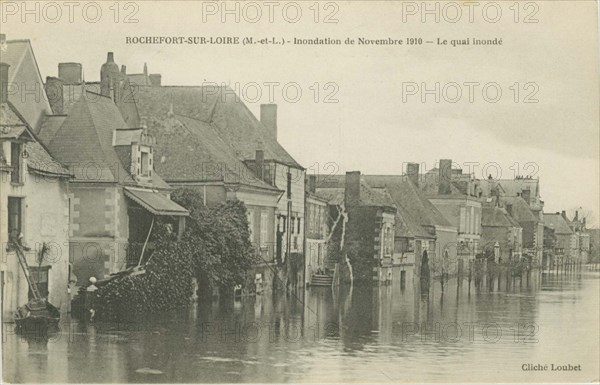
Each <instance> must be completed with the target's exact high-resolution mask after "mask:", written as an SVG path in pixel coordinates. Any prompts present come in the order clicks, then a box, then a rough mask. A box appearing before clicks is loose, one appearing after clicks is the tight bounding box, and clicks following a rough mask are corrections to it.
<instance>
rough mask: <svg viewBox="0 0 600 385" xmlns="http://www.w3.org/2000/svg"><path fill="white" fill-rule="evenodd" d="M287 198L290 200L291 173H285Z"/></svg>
mask: <svg viewBox="0 0 600 385" xmlns="http://www.w3.org/2000/svg"><path fill="white" fill-rule="evenodd" d="M287 197H288V199H291V198H292V173H291V172H288V173H287Z"/></svg>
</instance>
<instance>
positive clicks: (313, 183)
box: [308, 175, 317, 194]
mask: <svg viewBox="0 0 600 385" xmlns="http://www.w3.org/2000/svg"><path fill="white" fill-rule="evenodd" d="M308 192H310V193H312V194H314V193H316V192H317V176H316V175H309V176H308Z"/></svg>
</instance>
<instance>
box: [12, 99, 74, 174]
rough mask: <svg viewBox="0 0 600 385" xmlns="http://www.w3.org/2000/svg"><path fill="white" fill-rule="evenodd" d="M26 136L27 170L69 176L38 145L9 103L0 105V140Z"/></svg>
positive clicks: (28, 126) (63, 168) (35, 138)
mask: <svg viewBox="0 0 600 385" xmlns="http://www.w3.org/2000/svg"><path fill="white" fill-rule="evenodd" d="M24 135H25V136H27V140H28V143H27V153H28V158H27V168H28V169H29V170H32V171H34V172H38V173H43V174H50V175H57V176H65V177H69V176H71V174H70V172H69V170H67V168H66V167H64V166H63V165H62V164H60V163H59V162H58V161H57V160H56V159H54V158H53V157H52V156H51V155H50V153H49V152H48V150H47V149H46V148H45V147H44V146H43V145H42V144H41V143H40V141H39V139H38V138H37V137H36V136H35V134H34V133H33V130H32V128H31V126H30V125H29V124H27V122H26V121H25V119H24V118H23V117H22V116H21V115H20V114H19V112H18V111H17V110H16V108H15V107H14V106H13V105H12V104H11V103H2V104H0V139H16V138H20V137H22V136H24Z"/></svg>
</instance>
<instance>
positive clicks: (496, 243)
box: [481, 197, 523, 263]
mask: <svg viewBox="0 0 600 385" xmlns="http://www.w3.org/2000/svg"><path fill="white" fill-rule="evenodd" d="M481 218H482V219H481V244H482V255H483V257H485V258H487V259H488V260H491V259H493V260H494V261H495V262H498V263H509V262H516V261H519V260H520V259H521V256H522V251H523V248H522V244H523V238H522V235H523V229H522V227H521V225H519V223H518V222H517V221H516V220H515V219H513V218H512V217H511V216H510V214H509V213H508V212H507V211H506V209H505V208H504V207H501V205H500V203H499V199H498V197H489V198H485V199H484V201H483V208H482V216H481Z"/></svg>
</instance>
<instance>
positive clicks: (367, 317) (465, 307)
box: [3, 268, 600, 383]
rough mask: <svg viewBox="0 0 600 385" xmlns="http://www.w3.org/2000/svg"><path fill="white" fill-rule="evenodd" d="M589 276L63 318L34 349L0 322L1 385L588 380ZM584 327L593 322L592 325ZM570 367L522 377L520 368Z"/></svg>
mask: <svg viewBox="0 0 600 385" xmlns="http://www.w3.org/2000/svg"><path fill="white" fill-rule="evenodd" d="M598 277H599V275H598V273H586V272H577V271H576V272H571V273H569V274H542V273H540V272H537V271H533V272H529V273H528V274H524V275H523V276H521V277H519V276H513V275H511V274H507V273H506V272H502V271H495V272H493V273H491V274H489V273H487V272H485V273H483V274H475V273H474V274H473V276H469V277H462V278H460V279H457V278H452V279H448V280H446V281H445V282H444V283H443V285H442V283H441V282H439V281H434V282H432V283H431V284H430V286H429V287H428V290H426V291H423V290H421V284H420V280H418V279H417V278H416V276H415V275H414V272H413V271H412V270H411V269H410V268H404V269H400V268H398V269H396V270H395V271H394V272H393V279H392V281H391V283H390V284H388V285H382V286H379V287H375V288H373V287H359V286H355V287H348V286H342V287H336V288H333V289H332V288H319V287H315V288H310V289H309V290H306V291H305V292H299V293H294V294H293V295H278V296H274V297H269V296H266V295H262V296H258V297H256V298H244V299H243V300H241V301H233V300H231V301H215V302H211V303H208V304H194V306H193V308H192V309H190V311H187V312H182V313H179V314H170V315H165V316H160V317H158V316H157V317H152V319H145V320H139V321H138V322H135V323H122V324H99V323H97V324H88V325H85V324H79V323H76V322H73V323H70V322H63V323H62V324H61V330H60V332H59V333H58V334H57V335H56V336H54V337H52V338H47V339H42V340H39V339H37V340H36V339H25V338H22V337H18V336H16V335H15V334H14V333H13V332H12V331H11V330H10V325H5V329H4V332H5V333H4V335H5V341H4V344H3V353H4V368H5V371H4V379H5V380H7V381H8V382H100V383H104V382H107V383H110V382H138V383H147V382H163V383H164V382H390V381H394V382H407V381H409V382H419V381H429V382H435V381H461V380H462V381H467V380H472V379H476V380H477V381H483V382H486V381H490V382H493V381H498V380H503V381H521V382H527V381H534V380H535V381H544V380H546V381H553V382H555V381H570V382H573V381H589V380H593V379H594V378H595V376H596V377H597V375H598V360H599V357H598V346H597V341H598V329H597V320H598V289H599V282H600V281H599V279H598ZM594 325H595V326H594ZM569 362H574V363H579V364H581V365H582V366H581V367H582V371H581V372H577V373H564V372H563V373H561V372H559V373H548V372H537V373H529V372H526V371H523V370H522V365H523V364H526V363H542V364H544V363H548V364H550V363H555V364H563V363H569Z"/></svg>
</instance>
